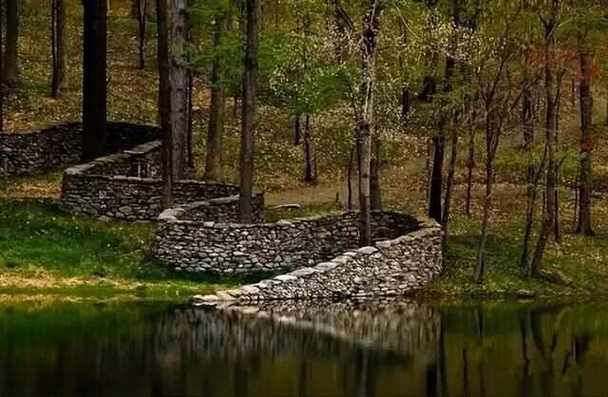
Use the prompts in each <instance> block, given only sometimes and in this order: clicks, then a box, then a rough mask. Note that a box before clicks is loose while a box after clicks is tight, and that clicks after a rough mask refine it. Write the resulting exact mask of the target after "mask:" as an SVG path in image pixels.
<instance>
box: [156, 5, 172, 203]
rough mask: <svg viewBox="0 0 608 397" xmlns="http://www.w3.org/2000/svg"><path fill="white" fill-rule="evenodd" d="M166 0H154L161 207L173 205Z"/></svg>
mask: <svg viewBox="0 0 608 397" xmlns="http://www.w3.org/2000/svg"><path fill="white" fill-rule="evenodd" d="M167 1H168V0H156V23H157V30H158V46H157V47H158V48H157V50H158V76H159V78H158V85H159V88H158V113H159V118H160V126H161V129H162V135H163V147H162V164H163V167H162V174H163V196H162V202H163V203H162V204H163V208H170V207H171V206H173V133H172V130H171V128H172V126H171V81H170V78H169V69H170V66H169V30H168V7H167Z"/></svg>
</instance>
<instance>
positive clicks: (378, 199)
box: [370, 135, 382, 211]
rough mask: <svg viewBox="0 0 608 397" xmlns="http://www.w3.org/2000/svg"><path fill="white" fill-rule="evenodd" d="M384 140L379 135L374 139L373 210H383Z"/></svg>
mask: <svg viewBox="0 0 608 397" xmlns="http://www.w3.org/2000/svg"><path fill="white" fill-rule="evenodd" d="M381 147H382V142H380V137H379V136H378V135H376V136H374V138H373V139H372V160H371V164H370V205H371V209H372V211H380V210H382V184H381V183H380V168H381V166H382V161H381V158H380V154H381Z"/></svg>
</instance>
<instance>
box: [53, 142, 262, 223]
mask: <svg viewBox="0 0 608 397" xmlns="http://www.w3.org/2000/svg"><path fill="white" fill-rule="evenodd" d="M160 149H161V142H160V141H152V142H148V143H145V144H143V145H140V146H137V147H135V148H132V149H130V150H126V151H124V152H121V153H117V154H112V155H109V156H106V157H101V158H98V159H96V160H94V161H92V162H90V163H86V164H80V165H76V166H73V167H71V168H68V169H67V170H66V171H65V174H64V177H63V187H62V206H63V208H64V209H65V210H67V211H69V212H70V213H73V214H80V215H87V216H93V217H108V218H115V219H123V220H129V221H151V220H156V219H157V218H158V216H159V214H160V213H161V197H162V190H163V182H162V180H161V179H160V176H159V174H160V157H161V150H160ZM238 192H239V188H238V186H234V185H227V184H218V183H205V182H201V181H194V180H182V181H177V182H175V183H174V190H173V197H174V199H175V202H176V203H178V204H183V203H191V202H195V201H196V200H201V199H206V200H209V199H218V198H223V197H230V196H234V195H235V194H238ZM220 201H221V200H220ZM255 203H256V208H257V211H258V212H259V213H261V212H262V211H263V204H264V200H263V196H262V195H256V199H255ZM192 206H193V213H196V212H197V210H196V208H197V203H194V204H192ZM230 206H232V208H231V209H230V210H228V209H226V208H228V207H230ZM219 207H220V205H218V208H219ZM221 207H222V208H224V209H225V210H226V211H227V212H231V213H234V212H235V211H237V210H238V202H232V201H231V204H229V205H222V206H221ZM201 211H202V209H201ZM220 215H221V213H220Z"/></svg>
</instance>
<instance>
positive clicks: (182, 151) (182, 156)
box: [169, 0, 189, 180]
mask: <svg viewBox="0 0 608 397" xmlns="http://www.w3.org/2000/svg"><path fill="white" fill-rule="evenodd" d="M170 4H171V7H170V14H169V16H170V23H169V81H170V84H169V92H170V97H171V100H170V117H169V120H170V123H171V133H172V135H173V142H172V150H173V154H172V158H173V165H172V171H173V179H174V180H180V179H183V178H184V175H185V171H186V165H187V158H188V143H187V142H188V105H189V104H188V62H187V59H186V33H187V24H186V15H187V5H186V0H171V1H170Z"/></svg>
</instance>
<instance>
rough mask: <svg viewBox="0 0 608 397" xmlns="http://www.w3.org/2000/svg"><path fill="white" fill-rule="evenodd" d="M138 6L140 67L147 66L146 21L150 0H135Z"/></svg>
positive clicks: (142, 68)
mask: <svg viewBox="0 0 608 397" xmlns="http://www.w3.org/2000/svg"><path fill="white" fill-rule="evenodd" d="M135 4H136V6H137V34H138V55H139V69H141V70H144V69H145V68H146V22H147V20H148V0H135Z"/></svg>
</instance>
